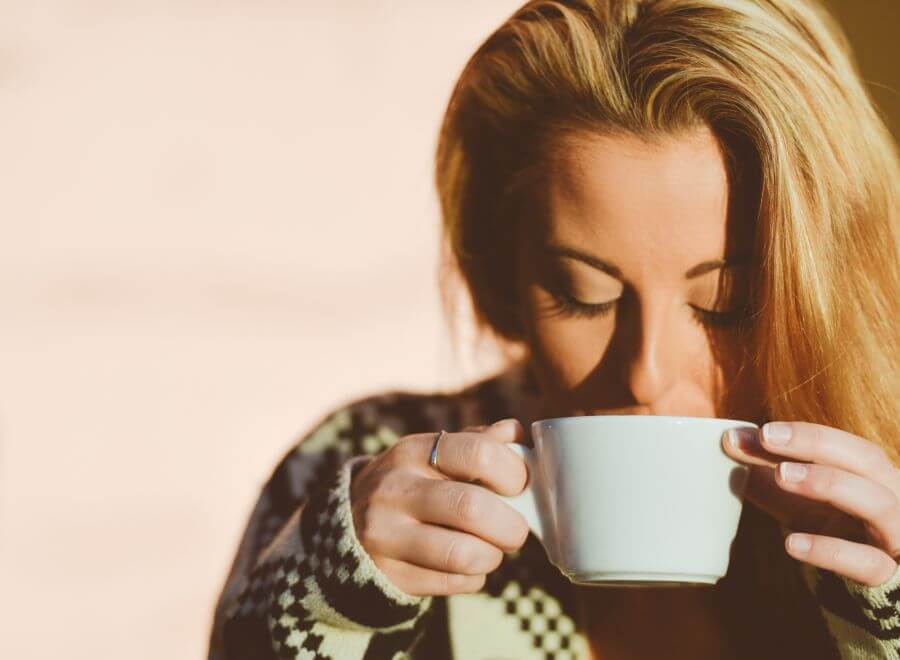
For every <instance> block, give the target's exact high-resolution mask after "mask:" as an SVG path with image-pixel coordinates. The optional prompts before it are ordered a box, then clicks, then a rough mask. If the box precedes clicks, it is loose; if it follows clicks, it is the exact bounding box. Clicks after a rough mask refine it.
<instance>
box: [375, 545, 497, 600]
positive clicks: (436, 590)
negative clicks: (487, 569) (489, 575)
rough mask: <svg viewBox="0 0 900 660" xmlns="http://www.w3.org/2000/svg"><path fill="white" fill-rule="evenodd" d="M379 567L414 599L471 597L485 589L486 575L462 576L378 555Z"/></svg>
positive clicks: (376, 557) (376, 562)
mask: <svg viewBox="0 0 900 660" xmlns="http://www.w3.org/2000/svg"><path fill="white" fill-rule="evenodd" d="M372 559H373V561H374V562H375V565H376V566H378V568H379V569H381V572H382V573H384V574H385V575H387V576H388V578H389V579H390V581H391V582H392V583H393V584H394V586H396V587H397V588H398V589H400V590H401V591H403V592H404V593H407V594H409V595H410V596H450V595H452V594H471V593H476V592H478V591H480V590H481V588H482V587H483V586H484V582H485V577H486V576H484V575H460V574H459V573H443V572H441V571H434V570H431V569H430V568H422V567H421V566H415V565H413V564H410V563H408V562H405V561H402V560H399V559H391V558H389V557H382V556H380V555H376V556H373V557H372Z"/></svg>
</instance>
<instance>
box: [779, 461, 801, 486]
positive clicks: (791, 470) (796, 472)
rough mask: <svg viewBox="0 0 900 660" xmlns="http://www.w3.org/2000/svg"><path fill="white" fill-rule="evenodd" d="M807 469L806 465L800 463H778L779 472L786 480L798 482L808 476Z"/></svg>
mask: <svg viewBox="0 0 900 660" xmlns="http://www.w3.org/2000/svg"><path fill="white" fill-rule="evenodd" d="M807 471H808V470H807V469H806V466H805V465H801V464H800V463H781V464H779V465H778V472H779V474H781V478H782V479H784V480H785V481H791V482H794V483H796V482H798V481H803V479H805V478H806V473H807Z"/></svg>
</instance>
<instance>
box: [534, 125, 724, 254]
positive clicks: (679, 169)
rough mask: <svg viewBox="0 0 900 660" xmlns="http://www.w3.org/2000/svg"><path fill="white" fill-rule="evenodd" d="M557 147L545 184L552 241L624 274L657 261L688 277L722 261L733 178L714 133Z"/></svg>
mask: <svg viewBox="0 0 900 660" xmlns="http://www.w3.org/2000/svg"><path fill="white" fill-rule="evenodd" d="M560 146H561V148H560V149H559V150H557V152H556V156H555V158H554V159H553V161H552V162H553V165H552V166H551V168H550V169H549V171H548V172H547V179H546V181H545V185H546V188H545V193H546V195H547V197H546V203H547V206H546V211H547V216H546V218H545V219H546V226H545V230H546V231H547V234H548V237H549V238H550V239H551V240H552V241H556V242H564V243H565V244H567V245H573V246H580V247H583V248H587V249H589V250H591V251H593V252H595V253H597V254H598V255H600V256H606V257H608V258H611V259H612V260H614V261H615V262H617V263H620V265H623V270H625V268H627V267H628V265H629V264H630V265H631V266H632V267H636V266H637V265H638V264H643V263H645V262H646V261H647V260H648V259H656V260H657V261H659V262H662V263H667V264H670V265H671V266H672V267H674V268H681V272H683V271H684V269H685V268H686V267H689V266H691V265H693V263H694V262H696V261H699V260H701V259H703V258H717V257H721V256H723V253H724V252H723V251H724V249H725V244H726V243H725V241H726V224H727V214H728V194H729V190H728V176H727V170H726V165H725V157H724V153H723V152H722V150H721V147H720V145H719V142H718V140H717V139H716V138H715V136H714V134H713V133H712V132H711V131H710V130H709V129H706V128H702V129H693V130H692V131H690V132H686V133H681V134H677V135H670V136H665V137H663V138H660V139H658V140H655V141H652V142H650V141H646V140H644V139H642V138H640V137H637V136H634V135H616V136H611V135H582V136H579V137H569V138H567V139H566V140H565V142H564V143H562V144H561V145H560ZM685 261H691V263H690V264H687V266H685ZM682 266H685V268H682Z"/></svg>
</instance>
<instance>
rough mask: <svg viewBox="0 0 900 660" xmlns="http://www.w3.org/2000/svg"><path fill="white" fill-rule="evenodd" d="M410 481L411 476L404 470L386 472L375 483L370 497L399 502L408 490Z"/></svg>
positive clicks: (380, 500)
mask: <svg viewBox="0 0 900 660" xmlns="http://www.w3.org/2000/svg"><path fill="white" fill-rule="evenodd" d="M409 482H410V476H409V475H408V474H407V473H406V472H405V471H403V470H399V469H394V470H391V471H389V472H386V473H385V474H384V475H383V476H382V477H381V479H379V480H378V483H377V484H376V485H375V488H374V489H373V492H372V495H371V497H370V499H371V500H372V501H375V502H382V503H393V502H397V501H398V500H400V499H402V498H403V497H404V495H406V493H407V492H408V490H409V487H410V486H409Z"/></svg>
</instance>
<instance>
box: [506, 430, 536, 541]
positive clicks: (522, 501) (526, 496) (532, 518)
mask: <svg viewBox="0 0 900 660" xmlns="http://www.w3.org/2000/svg"><path fill="white" fill-rule="evenodd" d="M506 446H507V447H509V448H510V450H512V451H513V452H514V453H516V454H518V455H519V456H520V457H521V458H522V459H523V460H524V461H525V465H526V466H527V467H528V481H527V483H526V484H525V489H524V490H523V491H522V492H521V493H519V494H518V495H513V496H512V497H505V496H503V495H500V496H499V497H500V499H501V500H503V501H504V502H506V503H507V504H509V505H510V506H511V507H512V508H513V509H515V510H516V511H518V512H519V513H521V514H522V516H523V517H524V518H525V521H526V522H527V523H528V527H529V528H530V529H531V531H532V532H533V533H534V535H535V536H536V537H537V538H538V540H539V541H541V543H543V541H544V526H543V524H542V523H541V515H540V511H539V509H538V503H537V491H536V489H535V487H534V477H535V475H537V474H538V471H537V464H536V461H535V455H534V450H533V449H529V448H528V447H526V446H524V445H520V444H516V443H510V444H507V445H506Z"/></svg>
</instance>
